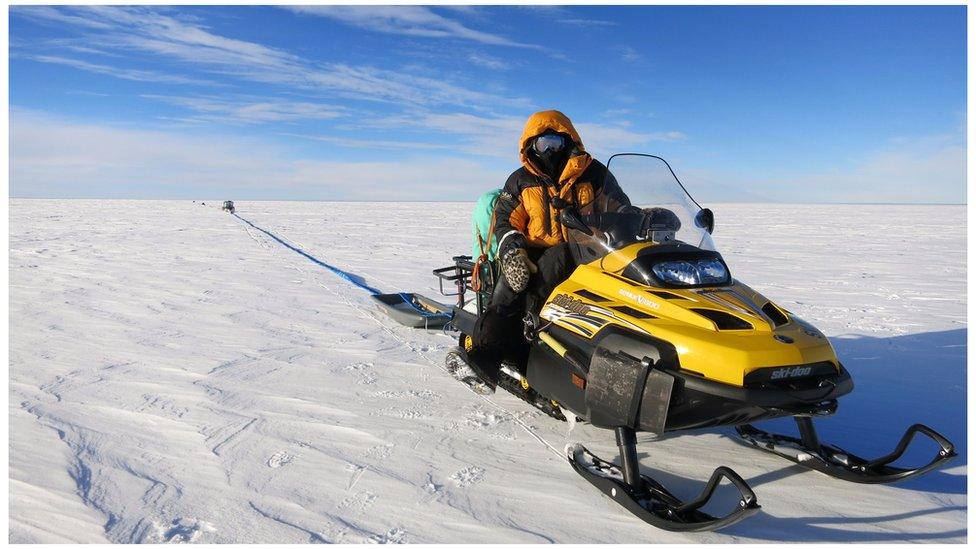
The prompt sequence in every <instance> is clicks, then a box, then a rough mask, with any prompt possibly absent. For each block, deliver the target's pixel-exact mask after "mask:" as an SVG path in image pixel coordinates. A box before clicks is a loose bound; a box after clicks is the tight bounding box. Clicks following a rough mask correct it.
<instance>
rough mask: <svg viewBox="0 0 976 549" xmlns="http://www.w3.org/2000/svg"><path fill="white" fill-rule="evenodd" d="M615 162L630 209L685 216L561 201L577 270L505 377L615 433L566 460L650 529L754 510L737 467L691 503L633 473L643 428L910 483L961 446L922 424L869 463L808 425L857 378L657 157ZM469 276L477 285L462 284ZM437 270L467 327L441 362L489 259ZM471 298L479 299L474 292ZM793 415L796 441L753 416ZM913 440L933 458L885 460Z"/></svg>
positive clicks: (479, 302)
mask: <svg viewBox="0 0 976 549" xmlns="http://www.w3.org/2000/svg"><path fill="white" fill-rule="evenodd" d="M608 167H609V168H610V170H611V171H612V172H613V174H614V176H616V178H617V179H618V180H619V181H620V184H621V187H622V188H623V189H625V190H626V191H627V192H628V194H630V196H631V199H632V201H633V203H634V204H640V205H645V206H655V207H662V208H667V209H668V210H670V211H671V212H673V213H674V214H675V216H676V217H677V219H678V220H679V221H680V225H679V224H677V223H674V222H670V224H665V225H649V224H648V222H647V216H646V215H645V214H643V213H627V214H624V213H616V214H604V215H603V216H601V218H600V221H599V226H596V227H594V226H588V225H586V224H584V222H583V217H582V216H581V215H580V214H579V212H578V210H577V209H575V207H574V206H572V205H566V206H565V207H564V208H563V209H562V210H561V211H560V215H559V219H560V222H561V224H562V225H563V227H564V230H565V235H566V237H567V240H568V241H569V242H570V246H571V248H572V253H573V255H574V259H575V260H576V261H577V264H578V267H577V268H576V270H575V271H574V272H573V274H572V275H571V276H570V277H569V279H567V280H566V281H564V282H563V283H561V284H560V285H559V286H558V287H556V289H555V290H554V291H553V292H552V294H551V295H550V296H549V298H548V300H547V301H546V303H545V304H544V305H543V307H542V308H541V310H540V311H529V312H528V313H527V315H526V317H525V341H519V342H512V356H511V357H509V358H508V359H506V361H505V362H504V365H503V368H502V376H501V377H502V380H503V381H501V382H499V386H501V387H502V388H503V389H505V390H507V391H509V392H511V393H512V394H514V395H516V396H518V397H519V398H521V399H523V400H525V401H526V402H529V403H530V404H532V405H534V406H536V407H537V408H539V409H540V410H542V411H544V412H546V413H547V414H549V415H550V416H552V417H554V418H556V419H564V415H565V414H572V415H574V416H576V417H578V418H579V419H580V420H583V421H586V422H589V423H590V424H592V425H593V426H595V427H598V428H604V429H609V430H613V431H614V434H615V437H616V442H617V447H618V449H619V461H618V462H617V463H612V462H610V461H608V460H604V459H601V458H599V457H597V456H595V455H593V454H592V453H590V452H589V451H588V450H586V448H584V447H583V446H580V445H570V446H569V447H567V450H566V458H567V460H568V461H569V463H570V465H571V466H572V467H573V469H574V470H575V471H576V472H578V473H579V474H580V475H581V476H582V477H583V478H585V479H586V480H587V481H589V482H590V483H591V484H593V485H594V486H595V487H596V488H597V489H599V490H600V491H601V492H602V493H604V494H605V495H606V496H608V497H610V498H611V499H613V500H614V501H617V502H618V503H619V504H620V505H622V506H623V507H624V508H625V509H627V510H628V511H630V512H631V513H633V514H634V515H636V516H637V517H639V518H640V519H642V520H644V521H646V522H648V523H650V524H652V525H654V526H656V527H658V528H663V529H665V530H673V531H701V530H715V529H717V528H721V527H724V526H728V525H730V524H734V523H736V522H739V521H741V520H743V519H745V518H747V517H748V516H750V515H752V514H754V513H756V512H757V511H758V510H759V504H758V502H757V498H756V495H755V493H754V492H753V491H752V489H751V488H750V487H749V485H748V483H747V482H746V481H745V480H744V479H743V478H742V477H740V476H739V475H738V474H736V473H735V471H733V470H731V469H729V468H728V467H718V468H717V469H715V472H714V473H713V474H712V476H711V478H710V479H709V480H708V482H706V484H705V486H704V487H703V489H702V491H701V494H700V495H699V496H698V497H696V498H695V499H693V500H691V501H681V500H680V499H678V498H677V497H675V496H674V495H673V494H672V493H670V492H668V490H667V489H666V488H665V487H664V486H663V485H662V484H660V483H659V482H657V481H655V480H654V478H653V477H652V476H651V475H647V474H642V473H641V471H640V468H639V466H638V457H637V444H636V433H637V432H638V431H645V432H651V433H656V434H662V433H671V432H679V431H690V430H694V429H702V428H714V427H721V426H728V427H733V428H734V429H735V432H736V433H737V435H738V436H739V437H740V438H741V440H742V441H743V442H744V443H746V444H749V445H751V446H754V447H755V448H758V449H760V450H763V451H767V452H771V453H773V454H775V455H779V456H781V457H784V458H786V459H788V460H790V461H792V462H794V463H797V464H799V465H801V466H803V467H807V468H809V469H813V470H816V471H820V472H822V473H825V474H827V475H831V476H833V477H836V478H839V479H842V480H848V481H852V482H861V483H888V482H895V481H901V480H905V479H908V478H912V477H915V476H918V475H921V474H923V473H926V472H928V471H931V470H933V469H935V468H937V467H940V466H942V465H944V464H945V463H946V462H947V461H949V460H950V459H952V457H954V456H955V455H956V453H955V449H954V446H953V444H952V443H951V442H950V441H949V440H947V439H946V438H945V437H943V436H942V435H940V434H939V433H937V432H936V431H934V430H933V429H931V428H929V427H927V426H924V425H913V426H912V427H910V428H909V429H908V431H907V432H906V433H905V434H904V436H903V437H902V438H901V440H900V441H899V443H898V444H897V445H896V447H895V448H894V450H893V451H891V452H890V453H888V454H887V455H884V456H881V457H878V458H875V459H870V458H862V457H859V456H857V455H855V454H853V453H851V452H848V451H846V450H843V449H841V448H838V447H836V446H833V445H830V444H826V443H822V442H820V440H819V438H818V436H817V432H816V429H815V428H814V423H813V420H814V419H816V418H819V417H824V416H828V415H831V414H833V413H834V412H835V411H836V410H837V405H838V399H840V398H841V397H843V396H844V395H846V394H848V393H850V392H851V391H852V390H853V388H854V384H853V381H852V379H851V375H850V373H849V372H848V371H847V370H846V369H845V368H844V366H843V364H841V362H840V360H839V359H838V357H837V355H836V354H835V352H834V350H833V348H832V347H831V345H830V342H829V341H828V340H827V338H826V337H825V336H824V334H823V333H821V332H820V331H819V330H818V329H817V328H815V327H814V326H812V325H810V324H809V323H807V322H805V321H803V320H802V319H800V318H798V317H797V316H796V315H794V314H793V313H791V312H790V311H788V310H786V309H784V308H782V307H781V306H779V305H777V304H775V303H773V302H772V301H770V300H769V299H766V298H765V297H763V296H762V295H761V294H759V293H758V292H756V291H755V290H753V289H751V288H750V287H748V286H746V285H745V284H743V283H742V282H740V281H738V280H736V279H734V278H733V277H732V276H731V274H730V272H729V268H728V266H727V265H726V263H725V261H724V260H723V259H722V256H721V255H720V254H719V253H718V252H717V251H716V250H715V246H714V243H713V241H712V239H711V232H712V229H713V225H714V220H713V215H712V212H711V211H710V210H708V209H703V208H702V207H701V206H700V205H699V204H698V203H697V202H695V200H694V199H693V198H692V197H691V196H690V195H689V194H688V192H687V191H686V190H685V188H684V187H683V186H682V185H681V183H680V181H678V179H677V177H676V176H675V175H674V172H673V171H672V169H671V167H670V166H669V165H668V164H667V162H665V161H664V160H663V159H662V158H659V157H656V156H651V155H641V154H620V155H615V156H613V157H611V159H610V161H609V162H608ZM475 271H477V275H478V276H477V278H478V279H479V282H478V284H477V285H476V286H477V288H476V289H475V288H472V285H471V282H470V281H471V277H472V275H473V274H475ZM434 274H435V275H436V276H437V277H438V278H439V279H440V282H441V293H442V294H444V295H453V296H456V297H457V306H455V307H454V308H453V310H452V312H451V313H450V316H451V319H450V320H451V326H453V327H454V328H456V329H457V330H458V331H459V332H460V336H459V341H458V348H457V349H456V350H455V351H453V352H452V353H450V355H449V358H450V360H453V361H457V360H459V359H462V360H463V359H464V358H465V356H466V355H465V353H466V351H467V350H469V349H470V346H471V334H472V332H473V330H474V326H475V323H476V321H477V319H478V316H479V315H480V314H482V313H483V312H484V310H485V307H486V306H487V304H488V302H489V300H490V296H491V295H492V292H493V289H494V286H495V282H496V280H497V265H495V264H493V263H491V262H479V263H477V264H476V263H475V262H473V261H472V260H471V258H470V257H468V256H458V257H455V258H454V264H453V265H450V266H448V267H444V268H441V269H437V270H435V271H434ZM445 285H446V287H445ZM468 292H473V293H474V296H473V298H472V299H470V300H466V299H465V298H466V295H467V293H468ZM526 348H527V349H526ZM526 350H527V352H526ZM526 357H527V358H526ZM788 416H789V417H793V418H794V419H795V421H796V425H797V430H798V435H797V436H789V435H785V434H774V433H769V432H766V431H763V430H761V429H759V428H757V427H755V426H753V424H754V423H756V422H759V421H763V420H768V419H773V418H780V417H788ZM916 437H927V438H929V439H931V440H933V441H935V443H936V444H937V446H938V450H937V451H936V454H935V455H934V456H933V457H932V459H931V460H930V461H929V462H928V463H926V464H925V465H922V466H920V467H916V468H901V467H897V466H895V465H893V463H894V462H895V461H896V460H897V459H898V458H900V457H902V456H903V455H904V454H905V453H906V451H907V449H908V447H909V445H910V444H911V443H912V441H913V439H915V438H916ZM723 481H726V482H728V483H731V484H732V485H733V486H734V487H735V488H736V489H737V490H738V492H739V502H738V505H737V506H736V507H735V508H733V509H731V510H730V511H729V512H728V513H726V514H724V515H722V516H718V517H716V516H713V515H710V514H708V513H705V512H704V511H702V509H703V508H704V507H705V506H706V505H707V504H708V503H709V502H710V501H711V500H712V496H713V494H714V493H715V491H716V489H717V488H718V486H719V485H720V484H721V483H722V482H723Z"/></svg>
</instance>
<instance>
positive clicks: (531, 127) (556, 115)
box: [519, 110, 593, 183]
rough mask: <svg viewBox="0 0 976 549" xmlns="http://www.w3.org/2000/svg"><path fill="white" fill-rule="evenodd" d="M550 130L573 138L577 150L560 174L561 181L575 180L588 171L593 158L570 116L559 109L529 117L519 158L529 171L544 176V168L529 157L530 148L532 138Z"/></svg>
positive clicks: (521, 140) (520, 141)
mask: <svg viewBox="0 0 976 549" xmlns="http://www.w3.org/2000/svg"><path fill="white" fill-rule="evenodd" d="M548 130H552V131H554V132H558V133H563V134H566V135H568V136H569V137H570V138H571V139H572V140H573V144H574V146H575V151H573V153H572V157H570V159H569V161H568V162H567V163H566V167H565V168H563V173H562V175H560V176H559V183H563V182H566V181H574V180H575V179H576V178H577V177H579V176H580V175H582V174H583V172H584V171H586V168H588V167H589V165H590V162H592V161H593V158H592V157H591V156H590V155H589V153H587V152H586V149H585V148H584V147H583V140H582V139H580V136H579V133H578V132H577V131H576V128H575V127H573V123H572V122H571V121H570V120H569V117H568V116H566V115H565V114H563V113H561V112H559V111H556V110H550V111H540V112H537V113H535V114H533V115H532V116H530V117H529V119H528V120H527V121H526V122H525V128H524V129H523V130H522V138H521V139H520V140H519V160H521V161H522V165H523V166H525V169H526V170H528V171H529V173H531V174H532V175H535V176H538V177H543V172H542V170H540V169H539V168H537V167H536V166H535V164H533V163H532V161H531V160H530V159H529V156H528V149H529V145H530V141H531V140H532V138H534V137H536V136H538V135H541V134H543V133H545V132H546V131H548Z"/></svg>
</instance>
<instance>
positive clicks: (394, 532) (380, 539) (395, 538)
mask: <svg viewBox="0 0 976 549" xmlns="http://www.w3.org/2000/svg"><path fill="white" fill-rule="evenodd" d="M405 535H407V532H406V530H404V529H403V528H392V529H390V531H389V532H387V533H385V534H382V535H376V536H373V537H371V538H369V542H370V543H403V537H404V536H405Z"/></svg>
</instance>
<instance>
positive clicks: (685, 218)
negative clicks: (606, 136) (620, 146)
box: [607, 153, 714, 250]
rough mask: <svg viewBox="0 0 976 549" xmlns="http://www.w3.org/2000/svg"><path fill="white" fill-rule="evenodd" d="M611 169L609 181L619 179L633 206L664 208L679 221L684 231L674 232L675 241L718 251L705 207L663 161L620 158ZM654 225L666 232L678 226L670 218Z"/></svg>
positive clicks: (644, 156)
mask: <svg viewBox="0 0 976 549" xmlns="http://www.w3.org/2000/svg"><path fill="white" fill-rule="evenodd" d="M607 168H608V169H609V173H610V175H608V177H615V178H616V180H617V184H618V185H620V188H621V189H623V191H624V193H626V194H627V196H628V197H629V198H630V202H631V204H633V205H634V206H637V207H639V208H644V209H648V208H662V209H665V210H668V211H670V212H671V213H673V214H674V216H675V217H677V221H678V222H679V224H680V227H678V228H677V229H676V230H675V232H674V239H675V240H678V241H681V242H684V243H685V244H691V245H692V246H696V247H699V248H705V249H709V250H712V249H714V243H713V242H712V238H711V235H710V234H709V232H708V230H707V226H708V220H707V219H706V218H705V216H706V215H707V214H705V213H703V210H702V207H701V206H700V205H699V204H698V202H696V201H695V199H694V198H692V197H691V195H690V194H688V191H687V190H685V188H684V186H683V185H682V184H681V182H680V181H679V180H678V178H677V176H676V175H675V173H674V171H673V170H672V169H671V166H670V165H668V163H667V162H666V161H665V160H664V159H663V158H660V157H657V156H652V155H648V154H635V153H626V154H616V155H613V156H611V157H610V160H608V161H607ZM653 221H655V222H656V223H655V224H656V225H659V226H661V227H662V228H667V226H668V225H669V224H672V225H673V224H674V220H673V219H671V218H670V216H668V215H666V214H664V215H660V216H655V219H653ZM631 236H635V237H640V236H643V235H631ZM637 239H641V240H645V239H646V238H637Z"/></svg>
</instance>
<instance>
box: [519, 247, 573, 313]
mask: <svg viewBox="0 0 976 549" xmlns="http://www.w3.org/2000/svg"><path fill="white" fill-rule="evenodd" d="M535 264H536V266H537V267H538V268H539V272H538V273H536V276H534V277H533V281H532V283H530V284H529V288H528V290H527V293H528V295H527V302H528V303H527V308H528V310H530V311H532V313H533V314H537V313H538V312H539V311H540V310H541V309H542V305H543V304H544V303H545V302H546V300H547V299H548V298H549V295H550V294H551V293H552V291H553V290H555V289H556V286H558V285H560V284H561V283H562V282H563V281H564V280H566V279H567V278H569V276H570V275H571V274H573V270H575V269H576V262H575V261H574V260H573V254H572V253H571V250H570V246H569V244H567V243H563V244H557V245H555V246H552V247H550V248H547V249H546V250H545V251H544V252H543V253H542V254H541V255H540V256H539V257H538V259H535Z"/></svg>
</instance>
